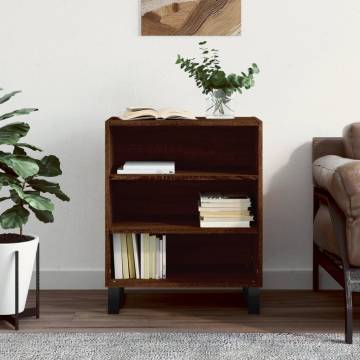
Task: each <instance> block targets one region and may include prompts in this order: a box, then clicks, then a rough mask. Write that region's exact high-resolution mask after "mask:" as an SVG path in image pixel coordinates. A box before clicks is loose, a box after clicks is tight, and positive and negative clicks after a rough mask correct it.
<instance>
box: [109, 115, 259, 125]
mask: <svg viewBox="0 0 360 360" xmlns="http://www.w3.org/2000/svg"><path fill="white" fill-rule="evenodd" d="M106 124H107V125H109V126H261V125H262V121H261V120H260V119H258V118H256V117H236V118H234V119H219V120H218V119H206V118H203V117H198V118H197V120H187V119H181V120H180V119H179V120H122V119H121V118H118V117H111V118H110V119H108V120H107V121H106Z"/></svg>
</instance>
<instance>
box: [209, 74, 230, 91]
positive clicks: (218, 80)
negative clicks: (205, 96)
mask: <svg viewBox="0 0 360 360" xmlns="http://www.w3.org/2000/svg"><path fill="white" fill-rule="evenodd" d="M210 82H211V84H212V85H213V86H214V88H221V87H222V86H224V85H225V83H226V75H225V73H224V72H223V71H216V72H214V73H213V74H212V75H211V77H210Z"/></svg>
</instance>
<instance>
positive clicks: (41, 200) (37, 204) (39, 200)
mask: <svg viewBox="0 0 360 360" xmlns="http://www.w3.org/2000/svg"><path fill="white" fill-rule="evenodd" d="M24 201H25V202H27V203H28V204H29V205H30V206H31V207H32V208H34V209H36V210H47V211H53V210H54V204H53V203H52V202H51V200H50V199H48V198H46V197H44V196H40V195H35V194H26V193H25V194H24Z"/></svg>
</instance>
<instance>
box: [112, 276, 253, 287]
mask: <svg viewBox="0 0 360 360" xmlns="http://www.w3.org/2000/svg"><path fill="white" fill-rule="evenodd" d="M109 286H114V287H134V288H181V287H243V286H258V283H257V281H255V280H254V277H253V276H251V275H250V274H249V275H247V276H245V275H239V276H238V277H235V276H233V275H231V276H226V277H222V278H217V277H214V276H213V277H211V278H209V277H201V276H198V277H196V276H189V277H185V276H178V277H177V276H174V277H169V278H168V279H161V280H154V279H150V280H141V279H128V280H120V279H111V280H110V281H109Z"/></svg>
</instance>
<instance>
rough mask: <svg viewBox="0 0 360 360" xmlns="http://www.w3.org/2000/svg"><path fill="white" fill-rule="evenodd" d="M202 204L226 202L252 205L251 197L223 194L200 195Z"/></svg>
mask: <svg viewBox="0 0 360 360" xmlns="http://www.w3.org/2000/svg"><path fill="white" fill-rule="evenodd" d="M200 200H201V202H224V203H242V204H247V203H250V198H249V197H244V196H240V195H225V194H221V193H207V194H200Z"/></svg>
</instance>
